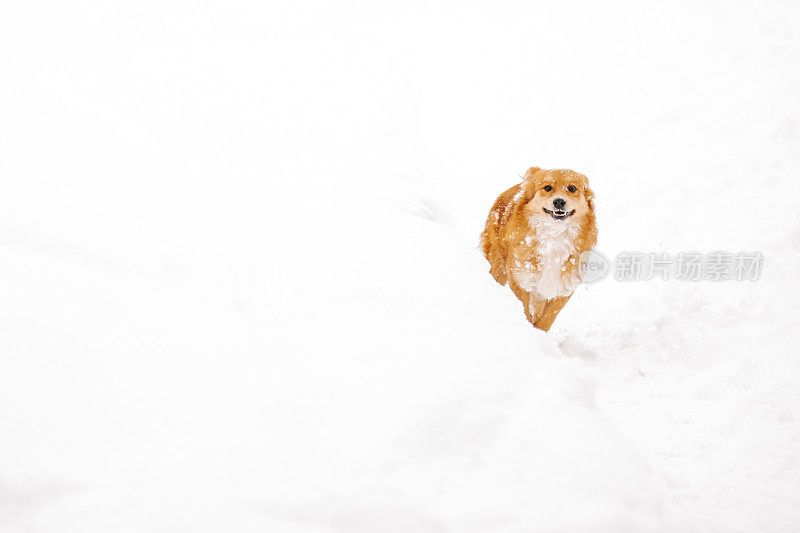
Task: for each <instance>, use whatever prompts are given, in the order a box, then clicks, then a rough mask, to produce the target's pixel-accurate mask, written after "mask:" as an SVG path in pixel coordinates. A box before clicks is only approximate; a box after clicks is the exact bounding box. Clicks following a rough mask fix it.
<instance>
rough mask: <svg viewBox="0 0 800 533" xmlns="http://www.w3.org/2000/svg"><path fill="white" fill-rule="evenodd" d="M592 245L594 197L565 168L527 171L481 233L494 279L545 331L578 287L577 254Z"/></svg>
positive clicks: (576, 175) (580, 177)
mask: <svg viewBox="0 0 800 533" xmlns="http://www.w3.org/2000/svg"><path fill="white" fill-rule="evenodd" d="M596 242H597V227H596V225H595V217H594V193H593V192H592V190H591V189H590V188H589V183H588V181H587V180H586V176H584V175H583V174H579V173H577V172H574V171H572V170H566V169H558V170H543V169H541V168H539V167H532V168H529V169H528V171H527V172H526V173H525V176H524V177H523V178H522V183H519V184H517V185H514V186H513V187H511V188H510V189H508V190H507V191H506V192H504V193H503V194H501V195H500V196H499V197H498V198H497V201H495V203H494V205H493V206H492V210H491V211H489V218H488V219H487V220H486V229H484V230H483V233H481V246H482V248H483V254H484V255H485V256H486V259H488V260H489V264H490V265H491V267H490V269H489V271H490V272H491V274H492V276H494V279H495V280H497V282H498V283H499V284H500V285H505V284H506V283H508V286H509V287H510V288H511V290H512V291H514V294H515V295H516V296H517V298H519V299H520V300H521V301H522V304H523V305H524V306H525V316H526V317H527V318H528V321H529V322H530V323H531V324H533V325H534V326H536V327H537V328H540V329H543V330H545V331H547V330H549V329H550V326H552V325H553V321H554V320H555V319H556V316H558V313H559V312H560V311H561V309H562V308H563V307H564V305H565V304H566V303H567V300H569V298H570V296H572V293H573V292H574V291H575V289H576V288H577V287H578V285H580V283H581V279H580V275H579V272H578V268H579V267H578V259H579V257H580V255H581V253H582V252H586V251H589V250H591V249H592V247H594V245H595V243H596Z"/></svg>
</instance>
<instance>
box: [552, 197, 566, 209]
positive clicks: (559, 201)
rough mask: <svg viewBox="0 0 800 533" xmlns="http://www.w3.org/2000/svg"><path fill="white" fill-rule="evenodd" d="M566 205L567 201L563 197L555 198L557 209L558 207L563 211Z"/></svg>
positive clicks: (554, 204)
mask: <svg viewBox="0 0 800 533" xmlns="http://www.w3.org/2000/svg"><path fill="white" fill-rule="evenodd" d="M566 205H567V201H566V200H564V199H563V198H556V199H555V200H553V207H555V208H556V209H558V210H560V211H563V210H564V207H565V206H566Z"/></svg>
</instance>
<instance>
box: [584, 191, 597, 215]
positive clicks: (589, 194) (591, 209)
mask: <svg viewBox="0 0 800 533" xmlns="http://www.w3.org/2000/svg"><path fill="white" fill-rule="evenodd" d="M583 195H584V196H585V197H586V203H587V204H589V212H590V213H594V191H593V190H592V189H590V188H589V186H588V185H587V186H585V187H584V189H583Z"/></svg>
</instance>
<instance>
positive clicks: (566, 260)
mask: <svg viewBox="0 0 800 533" xmlns="http://www.w3.org/2000/svg"><path fill="white" fill-rule="evenodd" d="M531 229H532V230H533V236H532V237H533V239H535V240H536V255H535V259H536V260H535V261H525V262H523V263H522V264H520V265H519V266H520V267H521V268H517V269H515V273H514V277H515V278H516V280H517V283H519V285H520V286H521V287H522V288H523V289H525V290H526V291H529V292H535V293H537V294H538V295H539V296H540V297H542V298H545V299H548V300H551V299H553V298H558V297H560V296H567V295H568V294H571V293H572V292H573V291H574V290H575V289H576V288H577V287H578V285H580V277H579V276H578V269H577V265H575V264H574V263H572V262H571V259H570V256H571V255H572V254H573V253H574V252H575V237H576V236H577V235H578V232H579V231H580V225H579V224H576V223H570V221H563V222H561V221H557V220H548V219H542V218H540V217H537V219H536V221H532V222H531ZM529 239H531V238H530V237H529Z"/></svg>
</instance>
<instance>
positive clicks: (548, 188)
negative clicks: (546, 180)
mask: <svg viewBox="0 0 800 533" xmlns="http://www.w3.org/2000/svg"><path fill="white" fill-rule="evenodd" d="M544 190H546V191H547V192H550V191H552V190H553V188H552V187H551V186H549V185H545V186H544Z"/></svg>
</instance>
